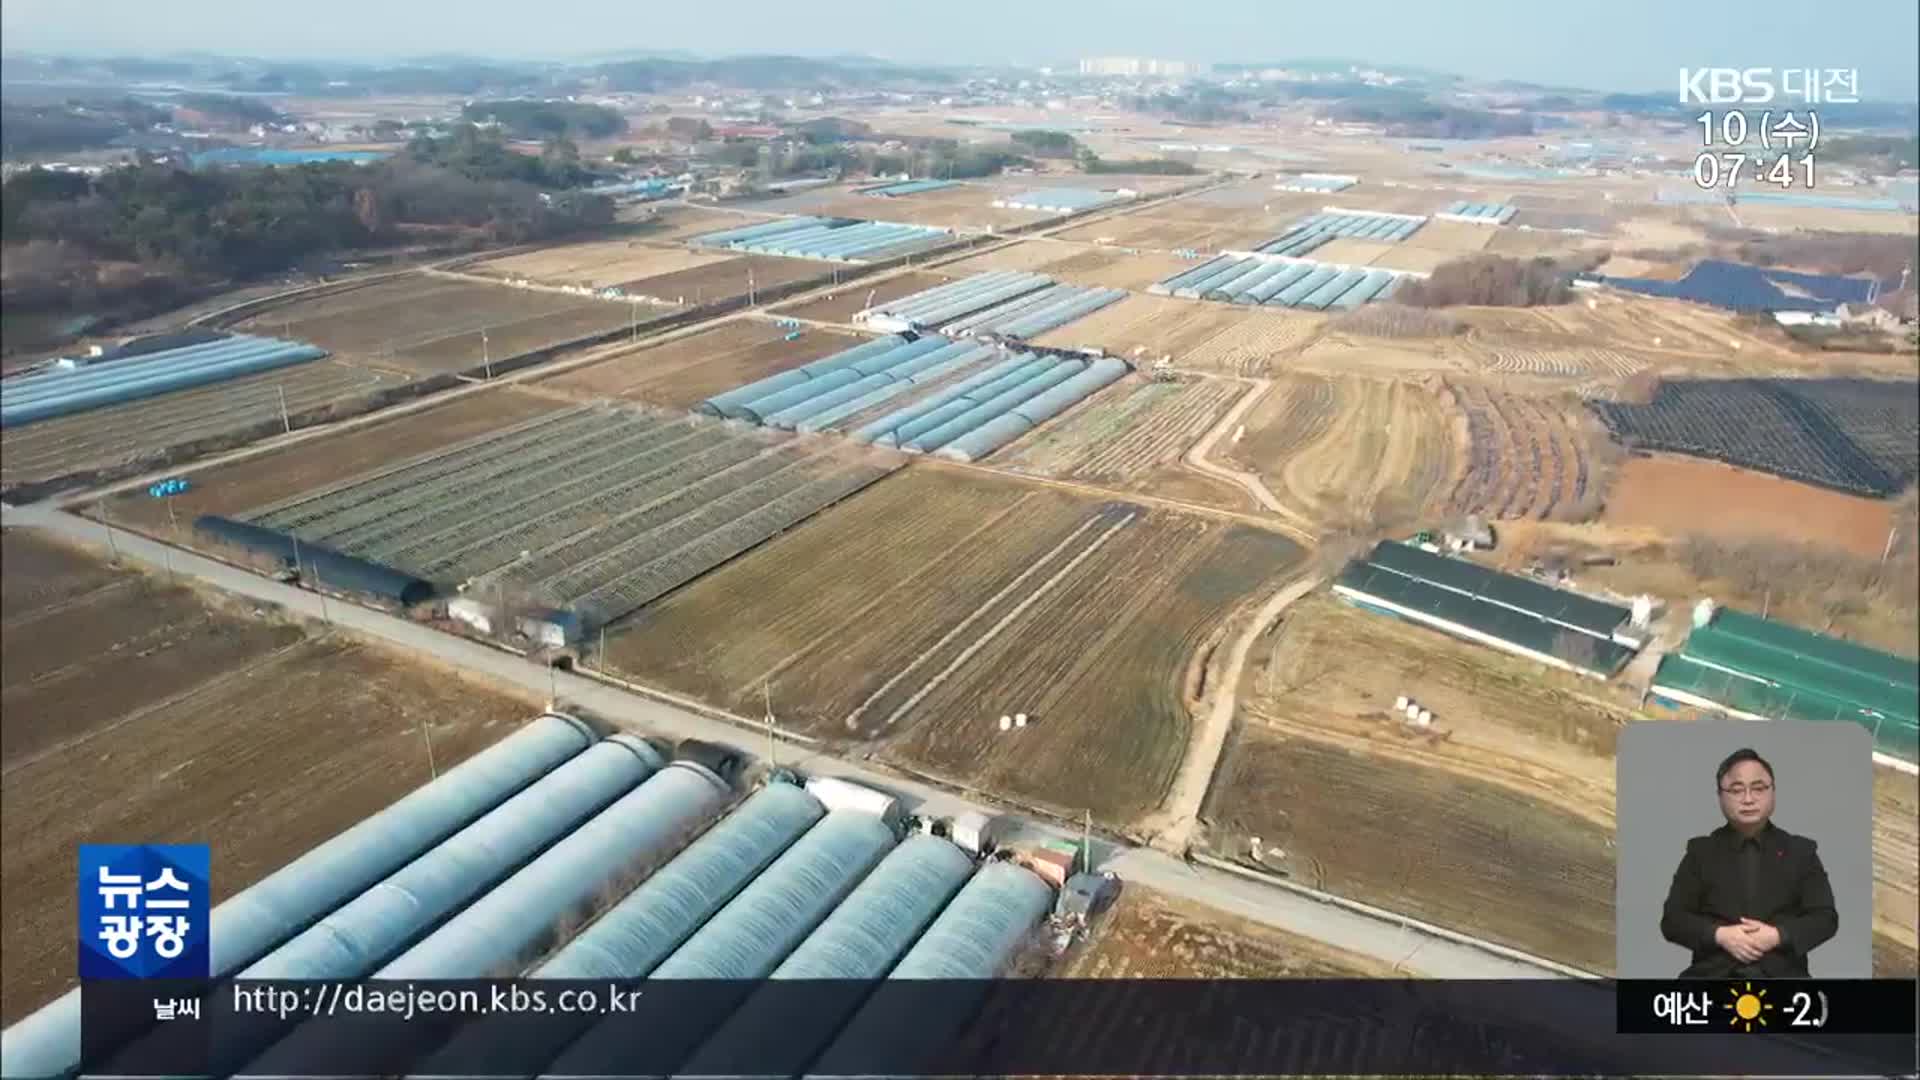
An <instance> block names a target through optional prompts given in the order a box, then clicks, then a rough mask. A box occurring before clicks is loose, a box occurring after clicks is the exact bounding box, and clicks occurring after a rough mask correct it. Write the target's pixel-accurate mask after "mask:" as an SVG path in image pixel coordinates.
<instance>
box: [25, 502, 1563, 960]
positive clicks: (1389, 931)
mask: <svg viewBox="0 0 1920 1080" xmlns="http://www.w3.org/2000/svg"><path fill="white" fill-rule="evenodd" d="M0 524H4V525H6V526H9V527H13V526H30V527H36V528H41V529H45V530H47V531H48V532H51V533H54V534H57V535H60V536H62V537H65V538H67V539H69V540H71V541H76V542H78V543H81V544H83V545H85V546H87V547H90V548H95V549H102V548H106V547H107V544H108V535H109V533H108V530H107V528H106V527H105V526H103V525H102V524H100V523H99V522H94V521H89V520H86V519H84V518H79V517H75V516H73V515H71V514H67V513H64V512H61V511H58V510H55V509H53V508H52V507H50V506H47V505H45V504H38V505H30V506H25V507H14V506H5V507H0ZM111 536H112V548H113V550H114V551H117V552H118V553H119V555H120V556H121V557H123V558H131V559H135V560H138V561H141V562H144V563H146V564H148V565H149V566H152V567H171V570H172V572H174V573H177V574H185V575H188V576H190V577H193V578H195V579H198V580H200V581H203V582H206V583H207V584H210V585H213V586H215V587H217V588H220V589H223V590H225V591H227V592H230V593H234V594H236V595H240V596H247V597H251V598H253V599H256V600H262V601H266V602H269V603H272V604H276V605H278V606H280V607H282V608H284V609H286V610H289V611H292V612H295V613H298V614H300V615H303V616H306V617H309V618H315V619H319V618H327V619H330V620H331V621H332V622H333V623H335V624H336V625H338V626H341V627H345V628H347V629H349V630H353V631H357V632H359V633H362V634H365V635H367V636H369V637H373V638H378V639H381V640H384V641H387V642H390V643H392V644H394V645H397V646H400V647H402V648H405V649H408V650H411V651H414V652H417V653H420V654H423V655H426V656H429V657H432V658H433V659H436V660H438V661H440V662H442V663H447V664H452V665H455V666H457V667H459V668H461V669H464V670H468V671H473V672H476V673H478V674H481V675H483V676H486V677H489V678H492V679H495V680H498V681H501V682H504V683H506V684H509V685H515V686H519V687H521V688H522V689H524V690H529V691H532V692H534V693H536V694H540V695H542V696H544V695H546V694H547V693H548V692H549V689H550V687H551V688H552V689H554V690H556V691H557V693H558V695H559V698H560V700H562V701H564V702H567V703H569V704H573V705H577V706H578V707H579V708H581V709H582V710H583V711H586V712H588V713H591V714H593V715H596V716H600V717H604V718H606V719H608V720H610V721H614V722H618V723H621V724H626V725H631V726H633V727H634V728H636V729H639V730H640V731H642V732H645V733H649V734H654V735H658V736H662V737H665V738H669V739H676V740H677V739H685V738H694V739H705V740H709V741H712V742H717V743H723V744H727V745H733V746H739V747H743V748H751V747H752V746H753V745H754V742H753V740H754V738H755V735H754V733H753V731H752V729H751V728H743V727H742V726H740V725H738V724H732V723H727V722H725V721H721V720H717V719H713V718H711V717H709V716H705V715H702V714H700V713H698V712H694V711H692V710H691V709H689V708H684V707H681V706H679V705H676V704H673V703H671V702H669V701H665V700H656V699H654V698H652V697H647V696H643V695H641V694H637V693H633V692H629V691H627V690H624V689H621V688H619V687H615V686H611V685H608V684H606V683H602V682H599V681H597V680H594V679H590V678H585V677H582V676H578V675H571V674H567V673H565V672H553V671H552V670H551V669H549V668H547V667H545V666H543V665H540V664H536V663H534V662H532V661H529V660H525V659H523V658H521V657H518V656H514V655H512V654H510V653H506V652H502V651H500V650H498V649H494V648H490V647H488V646H485V645H482V644H479V643H478V642H474V641H469V640H467V639H464V638H459V637H455V636H453V635H451V634H445V633H441V632H440V631H437V630H434V629H432V628H430V627H427V626H423V625H421V624H418V623H414V622H410V621H408V620H406V619H402V618H398V617H396V616H393V615H388V614H386V613H384V612H379V611H374V610H372V609H370V608H363V607H360V606H358V605H355V604H349V603H345V602H342V601H339V600H328V601H324V606H323V600H322V598H321V597H320V596H319V595H318V594H316V593H312V592H308V591H306V590H303V589H297V588H293V587H291V586H288V585H283V584H280V583H278V582H274V581H270V580H268V579H266V578H262V577H259V576H257V575H255V574H252V573H249V572H247V571H244V570H240V569H238V568H236V567H232V566H228V565H226V564H225V563H221V562H217V561H215V560H212V559H209V558H206V557H204V556H201V555H197V554H194V553H192V552H187V551H182V550H179V549H177V548H173V547H170V546H168V545H165V544H161V543H158V542H156V541H153V540H149V539H147V538H146V537H143V536H138V535H135V534H132V533H128V532H126V531H124V530H121V529H114V530H112V533H111ZM788 753H789V750H788V749H786V748H782V749H781V750H780V755H781V759H782V760H781V764H783V765H789V766H792V767H794V768H797V769H800V770H802V771H803V772H806V773H809V774H812V775H823V776H839V777H843V778H845V779H848V780H852V781H857V782H862V783H867V784H872V785H874V786H877V787H881V788H885V789H886V790H889V791H892V792H895V793H897V794H898V795H899V796H901V799H902V801H903V803H905V804H907V805H909V806H910V807H911V808H913V809H914V810H916V811H918V812H921V813H926V814H934V815H942V816H944V815H947V814H951V813H954V812H956V811H958V810H962V809H966V808H967V807H968V806H970V805H974V804H971V803H969V802H967V801H965V800H962V799H961V798H959V797H958V796H956V795H954V794H952V793H950V792H947V791H943V790H941V789H939V788H936V787H933V786H931V785H928V784H923V783H917V782H914V781H912V780H908V779H905V778H902V777H899V776H896V775H892V774H890V773H883V772H880V771H878V770H875V769H870V768H867V767H864V766H861V765H859V764H856V763H853V762H847V761H841V760H838V759H835V758H831V757H827V756H825V755H823V754H817V753H812V752H809V751H806V750H803V749H797V748H796V749H793V750H792V753H793V759H792V760H788V757H787V755H788ZM995 809H997V808H995ZM1010 816H1012V815H1010ZM1013 817H1014V824H1015V827H1016V828H1017V830H1018V832H1017V833H1016V836H1015V839H1016V840H1018V839H1019V838H1020V837H1021V836H1027V837H1032V836H1039V835H1047V836H1072V835H1073V831H1072V830H1070V829H1064V828H1061V827H1059V826H1056V825H1053V824H1051V823H1048V822H1044V821H1039V820H1036V819H1032V818H1023V817H1018V816H1013ZM1100 865H1101V866H1102V867H1103V868H1105V869H1110V870H1113V871H1114V872H1115V873H1118V874H1119V875H1120V876H1121V878H1122V879H1123V880H1126V881H1133V882H1136V883H1138V884H1141V885H1145V886H1147V887H1149V888H1152V889H1156V890H1159V891H1161V892H1165V893H1168V894H1170V895H1172V896H1176V897H1182V898H1185V899H1188V900H1191V901H1193V902H1196V903H1200V904H1204V905H1207V906H1210V907H1214V908H1218V909H1222V910H1225V911H1227V912H1229V913H1231V914H1235V915H1239V916H1241V917H1244V918H1247V919H1252V920H1255V921H1257V922H1260V923H1263V924H1265V925H1268V926H1272V927H1275V928H1278V929H1281V930H1285V931H1288V932H1291V933H1295V934H1299V935H1302V936H1305V937H1309V938H1313V939H1316V940H1318V941H1322V942H1325V943H1326V944H1329V945H1333V946H1336V947H1339V948H1344V949H1348V950H1351V951H1353V952H1357V953H1360V954H1363V955H1366V956H1372V957H1375V958H1378V959H1380V960H1384V961H1385V962H1387V963H1389V964H1398V965H1400V966H1401V968H1402V970H1406V971H1408V972H1411V973H1413V974H1415V975H1422V976H1429V977H1434V978H1542V977H1545V978H1551V977H1556V976H1558V975H1559V974H1561V973H1560V972H1559V971H1557V970H1555V966H1553V965H1550V964H1548V963H1547V962H1545V961H1538V960H1534V959H1532V958H1527V957H1524V956H1523V955H1522V954H1518V953H1513V952H1512V951H1511V950H1504V949H1501V948H1500V947H1499V946H1496V945H1491V944H1490V943H1479V944H1472V943H1470V941H1471V939H1467V938H1465V937H1464V936H1463V935H1457V934H1453V933H1452V932H1436V931H1434V930H1431V929H1429V930H1420V929H1415V928H1411V927H1409V926H1408V925H1406V924H1405V922H1404V921H1403V920H1400V919H1399V917H1397V916H1392V915H1391V914H1387V915H1384V916H1383V915H1381V914H1366V913H1363V912H1361V911H1358V910H1352V909H1351V908H1350V907H1349V906H1342V904H1344V903H1346V902H1335V901H1334V899H1333V898H1328V899H1326V900H1322V899H1317V898H1315V897H1314V896H1310V895H1307V890H1304V889H1282V888H1278V887H1275V886H1271V885H1268V884H1266V883H1264V882H1260V881H1252V880H1246V879H1244V878H1241V877H1237V876H1235V875H1233V874H1229V873H1224V872H1221V871H1219V870H1214V869H1209V868H1204V867H1195V866H1189V865H1187V864H1186V863H1184V862H1183V861H1182V860H1180V859H1178V858H1174V857H1172V856H1169V855H1166V854H1163V853H1161V852H1158V851H1153V850H1150V849H1146V848H1124V847H1118V846H1109V849H1108V850H1106V851H1104V852H1102V854H1101V857H1100ZM1443 934H1444V935H1445V936H1443Z"/></svg>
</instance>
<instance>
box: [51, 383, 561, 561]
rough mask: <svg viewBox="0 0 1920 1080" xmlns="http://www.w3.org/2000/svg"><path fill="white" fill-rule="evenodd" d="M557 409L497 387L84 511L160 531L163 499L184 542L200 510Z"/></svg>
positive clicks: (255, 499)
mask: <svg viewBox="0 0 1920 1080" xmlns="http://www.w3.org/2000/svg"><path fill="white" fill-rule="evenodd" d="M561 408H565V405H564V404H563V403H561V402H558V401H555V400H553V399H551V398H546V397H540V396H536V395H534V394H529V393H525V392H523V391H520V390H516V389H513V388H511V387H499V388H496V389H490V390H487V391H485V392H483V393H477V394H469V395H467V396H465V397H462V398H459V399H458V400H455V401H450V402H448V403H446V404H444V405H439V406H435V407H433V408H430V409H423V410H420V411H419V412H414V413H410V414H407V415H404V416H393V417H389V418H386V419H383V420H378V421H375V422H373V423H369V424H366V425H364V426H361V427H356V428H353V429H351V430H349V431H342V432H335V433H327V434H321V435H319V436H318V437H316V438H311V439H307V440H304V441H302V442H299V443H296V444H294V445H292V446H287V447H282V448H279V449H275V450H269V451H266V452H265V453H260V454H255V455H253V456H251V457H247V458H243V459H241V460H239V461H234V462H230V463H228V464H224V465H214V466H210V467H208V468H205V469H200V470H197V471H190V472H188V473H187V475H188V476H190V477H192V479H193V487H192V488H191V489H190V490H188V491H187V492H186V493H184V494H181V495H176V496H174V497H172V498H170V499H167V500H165V502H164V503H163V502H162V500H159V499H155V498H151V497H149V496H148V495H147V493H146V492H145V491H131V492H126V493H123V494H120V495H115V496H113V497H112V498H110V499H108V500H106V502H105V503H104V504H101V503H95V504H94V505H93V507H92V508H91V509H90V511H89V512H90V513H92V514H93V515H95V516H99V515H100V513H101V512H102V511H101V509H100V508H101V506H102V505H104V506H105V507H106V511H105V512H106V513H107V514H108V515H109V518H110V520H111V521H112V522H113V523H114V524H116V525H132V526H134V527H136V528H139V529H141V530H143V531H146V532H151V533H155V534H160V533H165V532H167V531H168V530H169V528H170V524H169V522H170V518H169V514H168V507H169V505H170V506H171V507H172V510H173V514H172V520H177V521H178V522H179V524H180V530H179V531H178V532H177V533H173V534H172V535H174V536H176V537H177V538H178V539H180V540H183V541H186V540H190V538H191V537H190V533H189V532H188V531H187V530H188V529H189V528H190V526H191V523H192V521H193V519H194V518H196V517H198V516H200V515H201V514H229V515H230V514H238V513H241V512H243V511H246V510H250V509H252V508H253V507H256V506H260V505H262V504H265V503H269V502H272V501H274V500H276V499H282V498H286V497H287V496H289V495H294V494H297V493H299V492H302V491H307V490H310V489H314V488H319V487H323V486H325V485H327V484H330V483H333V482H335V481H339V480H344V479H346V478H348V477H351V476H357V475H359V474H360V473H363V472H366V471H368V470H370V469H375V468H379V467H381V466H385V465H393V464H397V463H399V462H401V461H404V460H406V459H407V458H410V457H414V456H416V455H420V454H425V453H429V452H432V451H434V450H439V449H442V448H444V447H448V446H452V445H453V444H454V443H457V442H460V441H461V440H463V439H469V438H472V437H473V436H475V435H479V434H482V433H484V432H488V431H493V430H496V429H499V428H504V427H508V426H511V425H513V424H517V423H520V422H521V421H523V420H528V419H531V418H532V417H535V416H539V415H542V414H544V413H549V412H553V411H555V410H557V409H561Z"/></svg>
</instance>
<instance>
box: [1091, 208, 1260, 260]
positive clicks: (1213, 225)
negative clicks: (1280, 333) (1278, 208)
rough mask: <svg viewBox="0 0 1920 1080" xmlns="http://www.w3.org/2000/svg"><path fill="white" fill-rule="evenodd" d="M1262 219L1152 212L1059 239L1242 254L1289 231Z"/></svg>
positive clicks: (1113, 219)
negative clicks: (1241, 252) (1240, 252)
mask: <svg viewBox="0 0 1920 1080" xmlns="http://www.w3.org/2000/svg"><path fill="white" fill-rule="evenodd" d="M1260 217H1261V215H1248V214H1245V213H1239V212H1234V211H1231V210H1223V211H1220V212H1218V213H1211V214H1206V215H1199V214H1194V213H1192V212H1189V213H1187V214H1179V213H1177V212H1169V211H1167V210H1165V209H1162V208H1150V209H1147V210H1142V211H1140V212H1138V213H1132V214H1120V215H1116V216H1114V217H1110V218H1105V219H1102V220H1100V221H1093V222H1089V223H1087V224H1085V225H1076V226H1074V227H1073V228H1071V229H1066V230H1063V231H1061V232H1060V233H1057V234H1056V235H1058V236H1059V237H1060V239H1062V240H1074V241H1078V242H1080V243H1089V244H1113V245H1115V246H1118V247H1129V248H1146V249H1148V250H1153V251H1179V250H1182V249H1195V250H1198V251H1204V252H1215V251H1239V250H1244V249H1246V248H1249V247H1252V246H1253V245H1255V244H1260V243H1264V242H1266V241H1268V240H1271V239H1273V238H1274V237H1276V236H1278V235H1280V233H1281V232H1283V231H1284V230H1285V226H1286V222H1285V221H1284V220H1279V221H1275V222H1273V223H1272V224H1266V223H1263V222H1262V221H1261V220H1259V218H1260Z"/></svg>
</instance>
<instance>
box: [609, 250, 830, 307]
mask: <svg viewBox="0 0 1920 1080" xmlns="http://www.w3.org/2000/svg"><path fill="white" fill-rule="evenodd" d="M833 273H834V264H832V263H826V262H818V261H816V260H813V259H786V258H781V257H780V256H777V255H735V256H733V257H732V258H727V259H721V260H720V261H718V262H708V263H703V264H701V265H699V266H695V267H693V268H691V269H687V270H679V271H675V272H673V273H669V274H655V275H654V276H652V277H643V278H636V279H634V280H632V281H622V282H620V283H619V286H620V289H621V291H623V292H625V293H626V294H627V295H628V296H650V297H653V298H655V299H658V300H663V301H666V302H667V303H670V304H693V305H695V306H699V305H701V304H710V303H714V302H715V301H719V300H729V299H732V298H734V297H739V296H748V295H749V285H751V287H752V289H753V290H760V289H771V288H774V287H776V286H780V285H786V284H790V283H792V282H795V281H808V280H811V279H813V278H819V279H820V280H821V281H823V282H824V281H828V280H830V279H831V278H832V276H833ZM749 279H751V281H749Z"/></svg>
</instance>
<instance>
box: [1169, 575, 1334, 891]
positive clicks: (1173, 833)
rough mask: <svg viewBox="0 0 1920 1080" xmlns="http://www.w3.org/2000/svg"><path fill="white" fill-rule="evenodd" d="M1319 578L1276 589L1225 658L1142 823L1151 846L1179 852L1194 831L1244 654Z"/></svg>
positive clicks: (1235, 702)
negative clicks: (1159, 798)
mask: <svg viewBox="0 0 1920 1080" xmlns="http://www.w3.org/2000/svg"><path fill="white" fill-rule="evenodd" d="M1319 584H1320V579H1319V578H1315V577H1307V578H1302V579H1300V580H1298V581H1295V582H1293V583H1292V584H1290V585H1288V586H1287V587H1286V588H1284V589H1281V590H1280V591H1279V592H1278V593H1275V594H1274V595H1273V597H1272V598H1270V599H1269V600H1268V601H1267V602H1266V603H1264V604H1262V605H1260V610H1259V611H1257V612H1255V613H1254V616H1253V621H1252V622H1250V623H1248V624H1247V628H1246V630H1245V631H1244V632H1243V633H1241V635H1240V638H1239V640H1238V641H1235V642H1234V643H1233V649H1232V651H1231V652H1229V653H1228V654H1227V662H1226V663H1225V664H1223V665H1221V669H1220V678H1219V680H1218V681H1217V682H1216V683H1215V684H1214V687H1213V699H1212V701H1211V703H1210V705H1209V707H1208V708H1207V710H1206V714H1205V716H1203V717H1202V718H1201V721H1200V730H1199V731H1197V732H1196V733H1195V734H1194V737H1192V738H1190V739H1188V740H1187V757H1186V760H1185V761H1182V762H1181V763H1180V771H1179V772H1178V773H1177V774H1175V776H1174V778H1173V786H1172V788H1171V789H1170V790H1169V791H1168V793H1167V799H1166V802H1165V803H1163V804H1162V805H1161V808H1160V810H1159V811H1158V812H1157V813H1155V814H1154V815H1153V816H1152V817H1150V818H1148V819H1147V821H1146V822H1145V823H1143V831H1145V832H1146V834H1147V835H1148V836H1150V837H1152V838H1153V846H1154V847H1156V848H1159V849H1160V850H1162V851H1169V852H1174V853H1176V854H1177V853H1180V852H1184V851H1185V850H1186V849H1187V844H1188V842H1189V841H1190V840H1191V839H1192V836H1193V826H1194V824H1195V822H1196V821H1197V820H1198V819H1199V816H1200V806H1201V804H1202V803H1204V802H1205V801H1206V798H1207V789H1208V788H1209V787H1211V786H1212V784H1213V774H1214V772H1215V771H1216V770H1217V769H1218V768H1219V765H1220V755H1221V753H1222V752H1223V751H1224V750H1225V749H1226V746H1227V735H1228V734H1229V733H1230V732H1232V730H1233V716H1234V713H1235V711H1236V710H1237V709H1238V708H1239V687H1240V674H1241V672H1242V671H1244V670H1245V669H1246V666H1247V655H1248V654H1249V653H1251V652H1252V651H1253V643H1254V642H1256V641H1258V640H1259V639H1260V637H1261V635H1262V634H1263V633H1264V632H1265V631H1266V628H1267V627H1269V626H1272V625H1273V622H1274V620H1275V619H1278V618H1279V617H1280V613H1281V612H1283V611H1285V610H1287V605H1289V604H1291V603H1293V602H1294V601H1295V600H1298V599H1300V598H1301V597H1302V596H1305V595H1307V594H1308V593H1310V592H1312V591H1313V590H1314V589H1315V588H1317V587H1318V586H1319Z"/></svg>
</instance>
